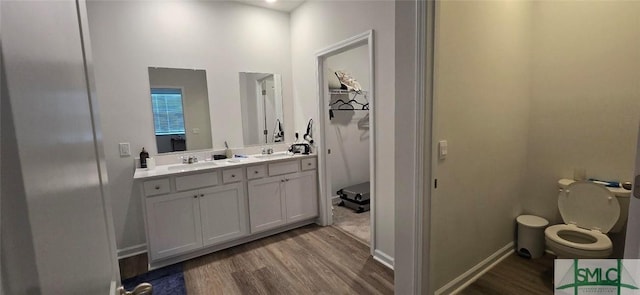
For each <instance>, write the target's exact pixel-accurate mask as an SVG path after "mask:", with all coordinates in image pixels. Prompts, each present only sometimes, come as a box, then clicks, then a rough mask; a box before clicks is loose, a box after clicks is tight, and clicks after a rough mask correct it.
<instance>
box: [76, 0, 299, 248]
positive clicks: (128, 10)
mask: <svg viewBox="0 0 640 295" xmlns="http://www.w3.org/2000/svg"><path fill="white" fill-rule="evenodd" d="M88 12H89V22H90V23H89V24H90V31H91V42H92V45H93V49H94V50H93V53H94V59H95V75H96V87H97V92H98V98H99V99H100V106H101V119H102V126H104V128H103V129H104V144H105V153H106V158H107V168H108V172H109V176H110V178H111V179H110V180H111V181H110V187H109V188H110V191H111V193H112V196H113V215H114V221H115V229H116V238H117V244H118V249H120V250H122V249H124V248H128V247H132V246H137V245H141V244H144V243H145V234H144V223H143V217H142V210H141V200H140V196H139V191H138V188H137V187H136V186H135V185H134V182H133V171H134V160H133V158H132V157H124V158H121V157H120V156H119V153H118V148H117V147H118V143H119V142H130V143H131V151H132V153H133V154H137V153H139V152H140V150H141V148H142V147H143V146H145V147H148V149H149V153H150V154H151V155H152V156H153V155H154V154H155V138H154V136H153V120H152V116H151V101H150V99H149V80H148V74H147V68H148V67H149V66H159V67H171V68H191V69H192V68H197V69H205V70H206V71H207V88H208V91H209V105H210V116H211V121H212V130H213V132H212V133H213V134H212V139H213V147H214V149H220V148H223V146H224V141H225V140H227V141H228V142H229V144H230V145H231V147H241V146H242V140H243V139H242V121H241V108H240V100H239V96H240V90H239V81H238V73H239V72H263V73H279V74H282V85H283V96H284V106H285V120H284V121H285V122H284V124H285V132H287V135H286V136H287V138H293V126H294V124H293V115H292V109H293V104H292V102H291V87H292V86H291V85H292V84H291V58H290V56H291V54H290V52H291V51H290V48H291V47H290V41H289V40H290V38H289V34H290V31H289V16H288V15H287V14H285V13H282V12H277V11H271V10H266V9H263V8H257V7H253V6H247V5H243V4H239V3H234V2H216V1H202V2H188V1H187V2H184V1H181V2H174V1H166V2H165V1H90V2H89V3H88ZM228 126H236V128H228ZM151 147H154V148H151Z"/></svg>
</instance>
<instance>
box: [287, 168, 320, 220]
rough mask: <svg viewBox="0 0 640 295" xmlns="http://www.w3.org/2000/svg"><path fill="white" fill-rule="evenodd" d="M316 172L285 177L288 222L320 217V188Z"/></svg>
mask: <svg viewBox="0 0 640 295" xmlns="http://www.w3.org/2000/svg"><path fill="white" fill-rule="evenodd" d="M316 179H317V178H316V171H315V170H314V171H307V172H302V173H296V174H290V175H286V176H285V182H284V187H285V190H284V195H285V199H286V204H287V210H286V212H287V222H295V221H299V220H304V219H309V218H312V217H316V216H318V186H317V180H316Z"/></svg>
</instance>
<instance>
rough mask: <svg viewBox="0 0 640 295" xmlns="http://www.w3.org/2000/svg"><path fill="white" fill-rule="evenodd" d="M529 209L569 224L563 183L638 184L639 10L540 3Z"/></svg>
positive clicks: (636, 6) (526, 194) (637, 5)
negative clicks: (563, 211)
mask: <svg viewBox="0 0 640 295" xmlns="http://www.w3.org/2000/svg"><path fill="white" fill-rule="evenodd" d="M533 12H534V14H533V19H534V20H535V21H534V23H533V24H534V25H533V36H532V37H533V43H532V51H533V55H532V58H533V62H532V76H531V79H532V80H531V90H532V92H531V93H532V96H531V122H530V129H529V144H528V145H529V162H528V173H527V180H528V181H527V186H526V189H525V190H523V208H524V211H525V212H527V213H533V214H537V215H540V216H543V217H545V218H548V219H549V220H550V221H551V223H559V222H562V219H561V218H560V216H559V213H558V206H557V191H558V190H557V180H558V179H559V178H573V169H574V168H584V169H586V172H587V177H595V178H600V179H605V180H619V181H631V179H632V174H633V168H634V167H633V164H634V162H633V161H634V155H635V151H636V150H635V148H636V137H637V130H636V126H637V125H638V121H639V120H640V83H639V81H640V71H639V69H640V18H639V17H638V15H640V2H635V1H606V2H593V1H589V2H577V1H569V2H545V1H541V2H536V3H535V5H534V10H533Z"/></svg>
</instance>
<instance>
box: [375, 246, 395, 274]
mask: <svg viewBox="0 0 640 295" xmlns="http://www.w3.org/2000/svg"><path fill="white" fill-rule="evenodd" d="M373 259H375V260H376V261H378V262H380V263H382V264H383V265H384V266H386V267H388V268H390V269H393V257H391V256H389V255H387V254H386V253H384V252H382V251H380V250H378V249H376V250H374V251H373Z"/></svg>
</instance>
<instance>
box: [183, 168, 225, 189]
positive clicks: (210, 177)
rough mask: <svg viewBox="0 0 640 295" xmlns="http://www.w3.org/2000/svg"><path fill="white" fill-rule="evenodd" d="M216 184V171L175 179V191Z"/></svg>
mask: <svg viewBox="0 0 640 295" xmlns="http://www.w3.org/2000/svg"><path fill="white" fill-rule="evenodd" d="M216 184H218V171H215V172H209V173H200V174H193V175H187V176H180V177H176V190H177V191H186V190H190V189H194V188H199V187H205V186H212V185H216Z"/></svg>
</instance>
